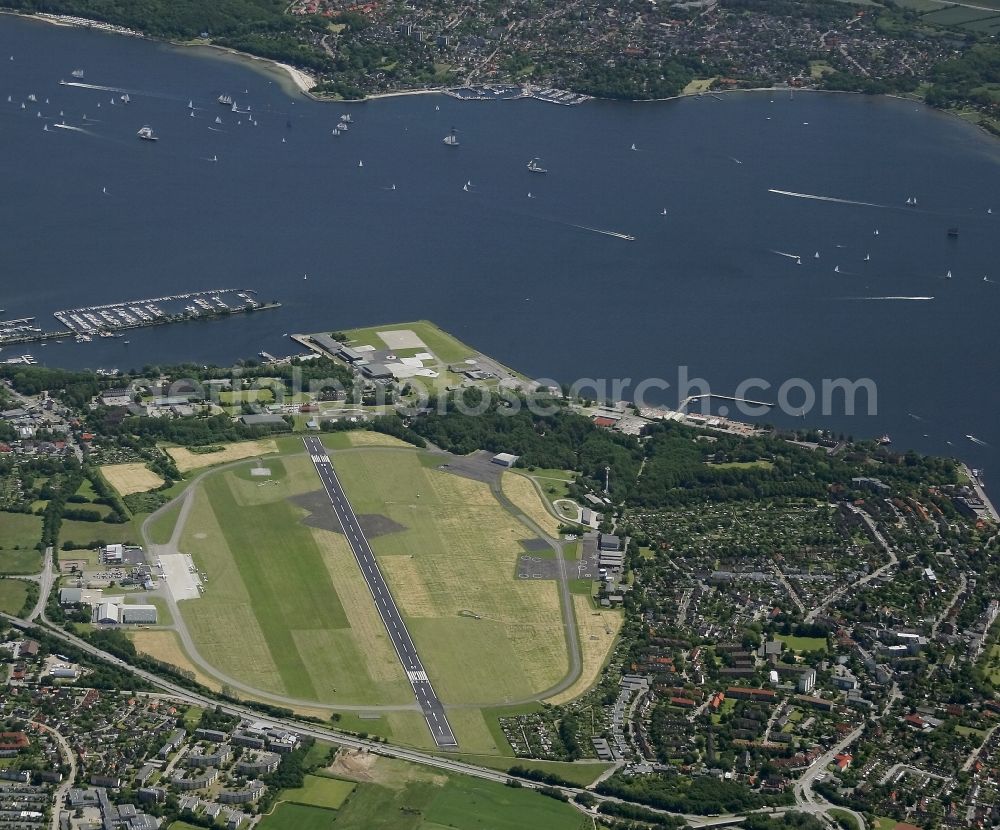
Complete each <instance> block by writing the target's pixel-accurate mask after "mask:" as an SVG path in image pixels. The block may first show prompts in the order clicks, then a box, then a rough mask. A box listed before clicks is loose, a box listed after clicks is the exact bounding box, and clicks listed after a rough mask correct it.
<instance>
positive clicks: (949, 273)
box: [944, 270, 951, 280]
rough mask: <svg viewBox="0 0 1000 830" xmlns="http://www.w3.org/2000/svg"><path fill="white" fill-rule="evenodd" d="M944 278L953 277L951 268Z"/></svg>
mask: <svg viewBox="0 0 1000 830" xmlns="http://www.w3.org/2000/svg"><path fill="white" fill-rule="evenodd" d="M944 278H945V279H946V280H950V279H951V270H949V271H948V273H947V274H945V275H944Z"/></svg>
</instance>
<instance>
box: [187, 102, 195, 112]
mask: <svg viewBox="0 0 1000 830" xmlns="http://www.w3.org/2000/svg"><path fill="white" fill-rule="evenodd" d="M188 109H189V110H193V109H194V101H193V100H191V101H188Z"/></svg>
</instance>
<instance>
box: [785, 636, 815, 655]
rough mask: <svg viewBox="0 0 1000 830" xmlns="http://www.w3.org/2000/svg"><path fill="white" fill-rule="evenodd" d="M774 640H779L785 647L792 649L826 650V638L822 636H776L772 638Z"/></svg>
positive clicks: (803, 650) (801, 650)
mask: <svg viewBox="0 0 1000 830" xmlns="http://www.w3.org/2000/svg"><path fill="white" fill-rule="evenodd" d="M774 639H775V640H781V642H783V643H784V644H785V648H787V649H791V650H792V651H799V652H805V651H826V639H825V638H823V637H782V636H778V637H775V638H774Z"/></svg>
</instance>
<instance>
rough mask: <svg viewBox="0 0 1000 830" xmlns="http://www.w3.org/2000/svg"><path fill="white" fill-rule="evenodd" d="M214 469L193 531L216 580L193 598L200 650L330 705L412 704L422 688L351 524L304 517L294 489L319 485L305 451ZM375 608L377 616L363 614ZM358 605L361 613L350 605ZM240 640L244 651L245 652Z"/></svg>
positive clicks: (187, 544)
mask: <svg viewBox="0 0 1000 830" xmlns="http://www.w3.org/2000/svg"><path fill="white" fill-rule="evenodd" d="M251 463H252V462H249V463H248V464H247V465H240V466H236V467H232V468H229V469H227V470H221V471H219V472H217V473H213V474H211V475H209V476H208V477H207V478H206V479H205V480H204V481H203V482H202V484H201V485H199V488H198V491H197V493H196V494H195V501H194V504H193V507H192V510H191V513H190V516H189V519H188V522H187V525H186V526H185V528H184V529H183V532H182V537H181V538H182V545H181V547H182V549H183V550H185V551H188V552H190V553H191V554H192V555H193V556H194V558H195V562H196V563H197V564H198V566H199V567H200V568H201V569H202V570H204V571H205V572H206V573H207V574H208V578H209V581H208V583H207V585H206V590H205V593H204V595H203V596H202V598H200V599H197V600H186V601H184V602H182V603H181V605H180V608H181V613H182V614H183V616H184V619H185V620H186V622H187V624H188V626H189V628H190V630H191V633H192V636H193V637H194V639H195V642H196V643H197V644H198V650H199V652H200V653H201V654H202V655H203V656H205V657H206V658H207V659H208V660H209V661H210V662H212V664H213V665H215V666H217V667H218V668H219V669H221V670H222V671H223V672H225V673H226V674H229V675H231V676H233V677H235V678H237V679H240V680H242V681H243V682H245V683H247V684H248V685H251V686H253V687H254V688H257V689H261V690H262V691H265V692H270V693H272V694H276V695H281V696H289V697H292V698H296V699H301V700H315V701H319V702H327V703H335V702H341V703H348V702H352V703H358V702H360V703H368V704H373V705H374V704H378V703H408V702H410V700H412V692H411V691H410V689H409V685H408V684H407V682H406V679H405V675H404V674H403V671H402V668H401V666H400V665H399V661H398V659H397V658H396V656H395V653H394V652H392V648H391V645H390V644H389V639H388V636H387V635H386V633H385V629H384V628H383V627H382V623H381V621H380V620H379V619H378V615H377V614H376V613H375V611H374V604H373V603H372V600H371V595H370V594H369V593H368V590H367V588H366V587H365V583H364V580H363V579H362V578H361V575H360V573H359V572H358V569H357V565H356V564H355V563H354V559H353V556H352V555H351V554H350V549H349V547H348V546H347V544H346V542H345V541H344V539H343V536H342V535H341V534H340V533H333V532H331V531H327V530H321V529H314V528H310V527H308V526H306V525H305V524H303V523H302V519H303V518H305V517H306V516H307V515H308V511H307V510H305V509H303V508H300V507H298V506H296V505H295V504H293V503H292V502H291V501H290V500H289V498H290V497H296V496H300V495H302V494H303V493H305V492H308V491H312V490H315V489H318V488H319V479H318V477H317V476H316V474H315V472H314V470H313V466H312V463H311V462H310V461H309V459H308V458H307V457H306V456H305V455H304V454H301V455H298V456H294V457H289V458H286V459H284V460H283V462H282V463H277V462H271V461H269V462H268V463H269V464H270V469H271V470H272V473H273V477H272V479H271V480H270V482H268V483H265V482H263V481H261V480H258V479H250V477H249V476H247V475H246V472H245V471H246V470H247V469H248V467H249V466H250V464H251ZM359 605H360V606H361V607H363V608H364V607H368V606H371V608H372V610H371V613H370V616H371V617H374V621H373V620H371V619H367V618H365V617H364V616H363V615H358V614H357V613H356V608H357V607H358V606H359ZM349 612H350V613H349ZM234 642H239V643H241V644H242V645H243V648H240V649H233V648H232V647H231V644H232V643H234Z"/></svg>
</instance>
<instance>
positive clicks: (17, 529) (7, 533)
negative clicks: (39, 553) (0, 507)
mask: <svg viewBox="0 0 1000 830" xmlns="http://www.w3.org/2000/svg"><path fill="white" fill-rule="evenodd" d="M41 538H42V517H41V516H32V515H31V514H29V513H0V548H3V549H10V548H33V547H35V545H37V544H38V541H39V540H40V539H41Z"/></svg>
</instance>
